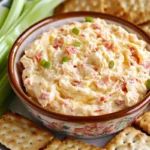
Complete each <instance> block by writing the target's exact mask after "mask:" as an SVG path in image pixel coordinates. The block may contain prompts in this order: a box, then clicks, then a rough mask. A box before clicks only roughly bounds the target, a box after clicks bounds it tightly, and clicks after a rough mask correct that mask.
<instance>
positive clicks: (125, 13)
mask: <svg viewBox="0 0 150 150" xmlns="http://www.w3.org/2000/svg"><path fill="white" fill-rule="evenodd" d="M149 8H150V0H136V1H135V0H82V1H79V0H69V1H68V0H65V2H63V3H62V4H60V5H59V6H58V7H57V8H56V11H55V13H56V14H57V13H64V12H72V11H95V12H102V13H106V14H111V15H114V16H117V17H120V18H123V19H126V20H128V21H130V22H132V23H135V24H136V25H139V24H142V23H145V22H147V21H149V20H150V9H149Z"/></svg>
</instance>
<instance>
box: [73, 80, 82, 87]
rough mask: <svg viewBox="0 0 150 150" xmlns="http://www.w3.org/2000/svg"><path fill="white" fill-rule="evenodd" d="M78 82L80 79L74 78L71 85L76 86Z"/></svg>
mask: <svg viewBox="0 0 150 150" xmlns="http://www.w3.org/2000/svg"><path fill="white" fill-rule="evenodd" d="M80 83H81V81H78V80H74V81H73V82H72V85H74V86H77V85H79V84H80Z"/></svg>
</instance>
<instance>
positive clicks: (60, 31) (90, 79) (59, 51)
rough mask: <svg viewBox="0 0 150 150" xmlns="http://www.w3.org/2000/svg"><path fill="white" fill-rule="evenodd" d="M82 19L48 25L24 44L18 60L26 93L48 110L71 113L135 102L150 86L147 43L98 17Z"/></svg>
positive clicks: (101, 110)
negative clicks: (58, 25)
mask: <svg viewBox="0 0 150 150" xmlns="http://www.w3.org/2000/svg"><path fill="white" fill-rule="evenodd" d="M86 21H87V22H86ZM86 21H83V22H71V23H68V24H66V25H63V26H61V27H58V28H50V29H49V31H47V32H44V33H43V34H42V35H40V36H39V37H38V38H37V39H36V40H35V41H33V42H32V43H31V44H30V45H29V46H28V47H27V48H26V50H25V54H24V56H23V57H22V58H21V60H20V61H21V63H22V64H23V66H24V70H23V73H22V79H23V83H24V86H25V89H26V91H27V93H29V95H31V97H35V98H36V99H37V102H38V103H40V105H41V106H42V107H45V108H46V109H48V110H51V111H54V112H57V113H61V114H67V115H76V116H96V115H102V114H108V113H112V112H116V111H119V110H122V109H124V108H126V107H130V106H132V105H134V104H136V103H137V102H139V101H140V100H142V99H143V97H144V96H145V94H146V93H147V91H148V89H149V87H150V85H149V84H150V74H149V73H150V52H149V51H148V50H147V49H146V43H145V42H144V41H142V40H139V39H138V37H137V36H136V35H135V34H132V33H129V32H127V31H126V30H125V29H123V28H122V27H120V26H117V25H113V24H108V23H106V22H105V21H104V20H102V19H99V18H97V19H92V18H90V19H86Z"/></svg>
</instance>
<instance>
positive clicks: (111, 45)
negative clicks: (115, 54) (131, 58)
mask: <svg viewBox="0 0 150 150" xmlns="http://www.w3.org/2000/svg"><path fill="white" fill-rule="evenodd" d="M104 45H105V47H106V48H107V49H108V50H111V51H113V49H114V44H113V43H112V42H106V43H105V44H104Z"/></svg>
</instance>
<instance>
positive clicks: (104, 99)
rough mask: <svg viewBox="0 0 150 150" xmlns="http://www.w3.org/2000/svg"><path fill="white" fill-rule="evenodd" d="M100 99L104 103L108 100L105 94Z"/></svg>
mask: <svg viewBox="0 0 150 150" xmlns="http://www.w3.org/2000/svg"><path fill="white" fill-rule="evenodd" d="M99 101H100V102H104V103H105V102H107V100H106V98H105V97H103V96H102V97H100V99H99Z"/></svg>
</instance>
